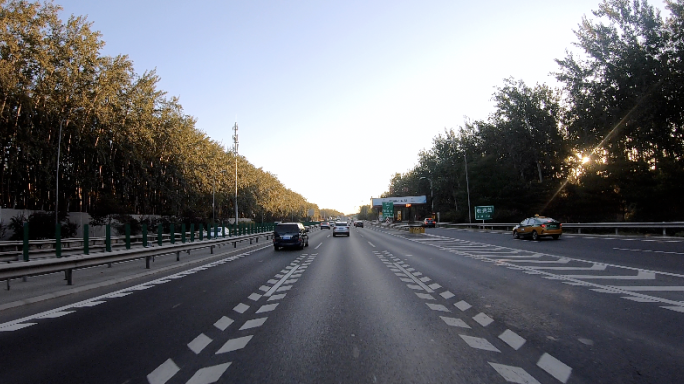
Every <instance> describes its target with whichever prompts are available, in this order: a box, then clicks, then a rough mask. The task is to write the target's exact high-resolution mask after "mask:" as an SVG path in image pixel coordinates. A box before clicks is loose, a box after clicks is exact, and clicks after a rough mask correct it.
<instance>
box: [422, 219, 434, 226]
mask: <svg viewBox="0 0 684 384" xmlns="http://www.w3.org/2000/svg"><path fill="white" fill-rule="evenodd" d="M423 227H431V228H434V227H435V219H433V218H431V217H428V218H426V219H425V220H423Z"/></svg>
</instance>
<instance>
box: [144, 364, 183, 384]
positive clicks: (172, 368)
mask: <svg viewBox="0 0 684 384" xmlns="http://www.w3.org/2000/svg"><path fill="white" fill-rule="evenodd" d="M178 371H180V368H178V366H177V365H176V363H174V362H173V360H171V359H168V360H166V361H165V362H163V363H162V364H161V365H160V366H158V367H157V369H155V370H154V371H152V373H150V374H149V375H147V381H148V382H149V383H150V384H164V383H166V382H167V381H169V379H171V378H172V377H173V375H175V374H176V373H178Z"/></svg>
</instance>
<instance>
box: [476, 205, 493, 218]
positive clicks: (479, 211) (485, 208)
mask: <svg viewBox="0 0 684 384" xmlns="http://www.w3.org/2000/svg"><path fill="white" fill-rule="evenodd" d="M493 214H494V206H493V205H480V206H476V207H475V220H491V219H492V215H493Z"/></svg>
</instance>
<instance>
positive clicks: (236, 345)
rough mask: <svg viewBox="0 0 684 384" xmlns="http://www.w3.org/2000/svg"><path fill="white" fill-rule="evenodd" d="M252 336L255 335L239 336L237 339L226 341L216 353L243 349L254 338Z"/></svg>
mask: <svg viewBox="0 0 684 384" xmlns="http://www.w3.org/2000/svg"><path fill="white" fill-rule="evenodd" d="M252 337H253V335H249V336H245V337H238V338H237V339H230V340H228V341H226V343H225V344H223V346H222V347H221V348H220V349H219V350H218V351H216V354H217V355H218V354H219V353H226V352H232V351H236V350H238V349H242V348H244V347H245V346H246V345H247V343H249V341H250V340H252Z"/></svg>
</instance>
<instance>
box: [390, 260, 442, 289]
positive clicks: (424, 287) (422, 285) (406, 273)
mask: <svg viewBox="0 0 684 384" xmlns="http://www.w3.org/2000/svg"><path fill="white" fill-rule="evenodd" d="M394 266H395V267H397V268H399V269H400V270H402V271H403V272H404V274H405V275H404V274H401V276H400V277H402V276H406V277H409V278H410V279H412V280H413V281H414V282H415V283H416V284H418V285H419V286H420V287H421V288H423V289H424V290H425V292H427V293H433V292H434V291H433V290H432V289H430V287H428V286H427V285H425V284H424V283H423V282H422V281H420V279H418V278H416V277H414V275H415V273H420V272H415V273H414V274H411V273H409V272H408V271H407V270H406V269H404V267H402V266H401V265H399V263H394ZM395 275H397V276H399V274H396V273H395Z"/></svg>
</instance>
